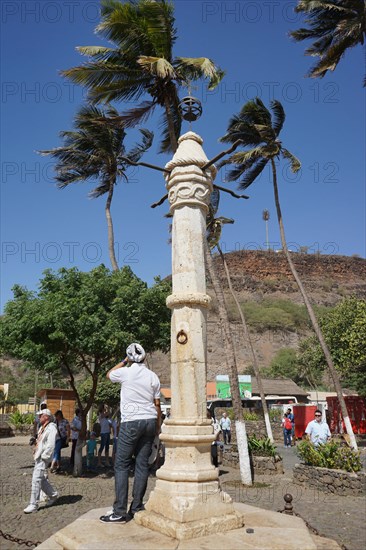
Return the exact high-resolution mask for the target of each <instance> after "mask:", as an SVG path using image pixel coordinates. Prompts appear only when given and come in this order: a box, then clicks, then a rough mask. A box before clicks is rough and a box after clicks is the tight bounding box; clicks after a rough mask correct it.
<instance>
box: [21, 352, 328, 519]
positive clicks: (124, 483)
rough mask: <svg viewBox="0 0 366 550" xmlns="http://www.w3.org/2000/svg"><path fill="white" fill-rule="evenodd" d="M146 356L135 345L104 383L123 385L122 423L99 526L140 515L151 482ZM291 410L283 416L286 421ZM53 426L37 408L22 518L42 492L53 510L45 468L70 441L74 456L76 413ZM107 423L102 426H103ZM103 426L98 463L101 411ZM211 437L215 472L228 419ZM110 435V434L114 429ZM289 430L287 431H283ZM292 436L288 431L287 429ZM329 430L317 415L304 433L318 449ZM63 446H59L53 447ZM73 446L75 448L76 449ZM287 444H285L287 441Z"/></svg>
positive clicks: (151, 394)
mask: <svg viewBox="0 0 366 550" xmlns="http://www.w3.org/2000/svg"><path fill="white" fill-rule="evenodd" d="M145 356H146V354H145V350H144V349H143V347H142V346H141V345H140V344H137V343H133V344H131V345H130V346H128V348H127V350H126V357H125V359H123V360H122V361H121V362H119V363H118V364H117V365H116V366H115V367H113V368H112V369H110V370H109V371H108V372H107V375H106V376H107V378H108V379H109V380H110V381H111V382H113V383H118V384H120V385H121V402H120V413H121V423H120V429H119V433H118V438H116V447H115V463H114V474H115V499H114V503H113V507H112V509H111V510H109V511H107V512H106V513H105V514H103V515H102V516H101V517H100V521H101V522H102V523H121V524H124V523H127V522H129V521H131V520H132V519H133V517H134V515H135V514H136V513H137V512H140V511H141V510H144V504H143V498H144V495H145V492H146V487H147V480H148V476H149V457H150V455H151V452H152V448H153V442H154V439H155V438H156V437H157V436H158V434H159V433H160V426H161V418H162V415H161V408H160V381H159V378H158V377H157V375H156V374H155V373H154V372H152V371H151V370H149V369H148V367H147V366H146V365H145V363H144V359H145ZM289 413H291V414H292V411H291V410H288V411H287V413H286V415H287V418H288V415H289ZM55 417H56V422H53V417H52V413H51V411H50V410H49V409H48V408H47V404H45V403H44V404H43V406H41V410H40V411H39V417H38V429H37V434H36V437H35V438H34V442H33V456H34V462H35V465H34V470H33V477H32V490H31V499H30V503H29V505H28V506H27V507H26V508H25V509H24V512H25V513H27V514H28V513H31V512H35V511H37V509H38V505H39V503H40V502H41V500H42V498H41V491H42V492H43V494H44V500H46V503H45V505H46V506H50V505H52V504H54V503H55V502H56V501H57V499H58V497H59V494H58V492H57V490H56V489H55V488H54V487H53V486H52V485H51V484H50V482H49V481H48V474H47V468H48V466H49V465H50V463H51V460H52V458H53V462H52V463H53V465H54V466H55V467H56V468H58V467H59V462H60V451H61V449H62V446H63V442H64V441H65V440H67V439H68V438H69V437H70V433H71V440H72V443H73V449H72V451H73V452H75V447H76V442H77V437H78V435H79V433H80V431H81V419H80V411H76V417H75V419H74V420H73V421H72V423H71V426H68V422H67V420H66V421H65V419H64V418H63V415H62V412H61V411H57V413H56V414H55ZM104 420H105V422H104ZM100 422H101V448H100V449H99V452H98V460H99V459H100V458H101V454H102V451H103V450H105V453H106V457H107V458H108V459H109V454H108V451H109V439H110V432H111V426H112V425H111V422H110V419H109V418H108V413H107V411H105V410H101V411H100ZM212 423H213V434H214V435H215V441H214V442H213V445H212V448H213V447H216V459H215V457H214V453H212V458H213V463H214V465H215V466H217V465H218V464H217V441H219V437H220V434H221V432H222V434H223V438H224V443H225V444H227V443H230V441H231V421H230V418H228V416H227V413H223V415H222V418H221V419H220V422H217V421H215V420H214V419H213V421H212ZM112 429H113V428H112ZM286 430H289V428H286ZM291 430H292V427H291ZM328 432H329V428H328V425H327V424H325V425H324V424H322V423H321V413H320V411H316V413H315V420H314V421H313V422H310V423H309V425H308V426H307V428H306V433H307V434H308V435H309V437H310V438H311V441H312V442H314V444H317V445H318V444H319V443H322V442H323V441H324V438H325V440H327V439H328V437H330V432H329V435H328ZM73 433H75V434H76V435H75V436H73ZM59 441H61V443H57V442H59ZM74 441H75V446H74ZM287 441H288V440H287ZM95 450H96V437H95V434H94V433H92V434H90V438H89V440H88V445H87V459H91V458H92V457H94V455H95ZM133 458H134V460H135V475H134V483H133V492H132V502H131V504H130V506H129V507H128V480H129V472H130V468H131V465H132V460H133Z"/></svg>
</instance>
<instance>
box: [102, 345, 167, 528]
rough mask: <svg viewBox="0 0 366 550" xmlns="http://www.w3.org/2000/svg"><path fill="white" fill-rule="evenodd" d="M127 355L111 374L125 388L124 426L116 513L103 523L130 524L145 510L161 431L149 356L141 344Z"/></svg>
mask: <svg viewBox="0 0 366 550" xmlns="http://www.w3.org/2000/svg"><path fill="white" fill-rule="evenodd" d="M126 355H127V357H126V359H125V360H123V361H121V362H120V363H118V365H116V366H115V367H113V368H112V369H111V370H110V371H109V372H108V373H107V378H108V379H109V380H110V381H111V382H115V383H117V382H118V383H119V384H121V425H120V430H119V435H118V442H117V453H116V460H115V464H114V477H115V491H116V499H115V502H114V504H113V510H111V512H110V513H108V512H107V513H106V514H105V515H104V516H101V518H100V521H102V522H103V523H127V522H128V521H130V520H131V519H133V516H134V514H135V513H137V512H139V511H141V510H144V505H143V502H142V500H143V498H144V495H145V491H146V487H147V479H148V476H149V464H148V460H149V456H150V453H151V447H152V443H153V441H154V437H155V435H156V434H158V433H159V431H160V423H161V409H160V381H159V378H158V377H157V376H156V374H155V373H153V372H152V371H150V370H149V369H148V368H147V366H146V365H145V364H144V363H143V361H144V359H145V355H146V354H145V350H144V349H143V347H142V346H141V345H140V344H131V345H130V346H128V348H127V350H126ZM127 365H128V366H127ZM132 456H135V479H134V484H133V492H132V495H133V500H132V503H131V506H130V509H129V511H128V512H127V502H128V474H129V470H130V467H131V462H132Z"/></svg>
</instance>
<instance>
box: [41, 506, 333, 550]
mask: <svg viewBox="0 0 366 550" xmlns="http://www.w3.org/2000/svg"><path fill="white" fill-rule="evenodd" d="M234 509H235V510H236V512H237V513H238V515H239V516H243V515H244V517H245V527H242V528H240V529H233V530H232V531H226V532H222V533H215V534H208V535H206V536H201V537H198V538H194V539H188V540H177V539H176V538H172V537H168V536H166V535H163V534H162V533H158V532H156V531H152V530H151V529H147V528H146V527H142V526H141V525H138V524H137V521H130V522H129V523H126V524H124V525H121V524H118V525H116V524H114V525H113V524H112V525H108V524H102V523H100V521H99V517H100V516H101V515H103V514H104V513H105V508H100V509H96V510H90V512H87V513H86V514H84V515H83V516H81V517H80V518H78V519H77V520H75V521H74V522H73V523H70V525H67V526H66V527H64V528H63V529H61V530H60V531H58V532H57V533H55V534H54V535H52V537H50V538H49V539H47V540H45V541H44V542H43V543H42V544H41V545H40V546H37V548H38V549H39V550H100V549H101V548H103V550H146V549H147V548H148V549H149V550H207V549H210V550H214V549H216V548H227V549H230V550H341V548H340V546H339V545H338V544H337V543H336V542H335V541H334V540H331V539H327V538H324V537H318V536H315V535H311V534H310V532H309V530H308V529H307V527H306V525H305V522H304V521H303V520H302V519H301V518H298V517H294V516H287V515H285V514H279V513H278V512H271V511H269V510H263V509H262V508H256V507H254V506H249V505H247V504H241V503H234ZM41 513H42V512H41V511H39V512H38V514H41ZM141 513H142V512H141ZM137 515H138V514H137ZM137 515H136V518H137Z"/></svg>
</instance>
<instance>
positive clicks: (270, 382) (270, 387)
mask: <svg viewBox="0 0 366 550" xmlns="http://www.w3.org/2000/svg"><path fill="white" fill-rule="evenodd" d="M262 384H263V390H264V394H265V395H266V396H267V395H278V396H281V395H293V396H294V397H296V398H297V400H298V401H299V402H300V403H307V402H308V393H307V392H306V391H305V390H303V389H302V388H300V386H298V385H297V384H295V382H294V381H293V380H290V379H289V378H262ZM252 395H253V396H259V389H258V384H257V380H256V378H255V376H252Z"/></svg>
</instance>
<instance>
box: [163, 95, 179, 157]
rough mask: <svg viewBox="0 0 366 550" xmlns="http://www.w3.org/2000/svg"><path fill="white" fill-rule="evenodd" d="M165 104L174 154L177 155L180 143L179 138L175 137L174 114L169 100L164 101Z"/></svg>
mask: <svg viewBox="0 0 366 550" xmlns="http://www.w3.org/2000/svg"><path fill="white" fill-rule="evenodd" d="M164 103H165V114H166V118H167V121H168V130H169V137H170V145H171V146H172V150H173V153H175V151H176V150H177V148H178V141H177V136H176V135H175V130H174V120H173V114H172V110H171V107H170V103H169V99H168V98H167V97H166V98H165V99H164Z"/></svg>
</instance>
